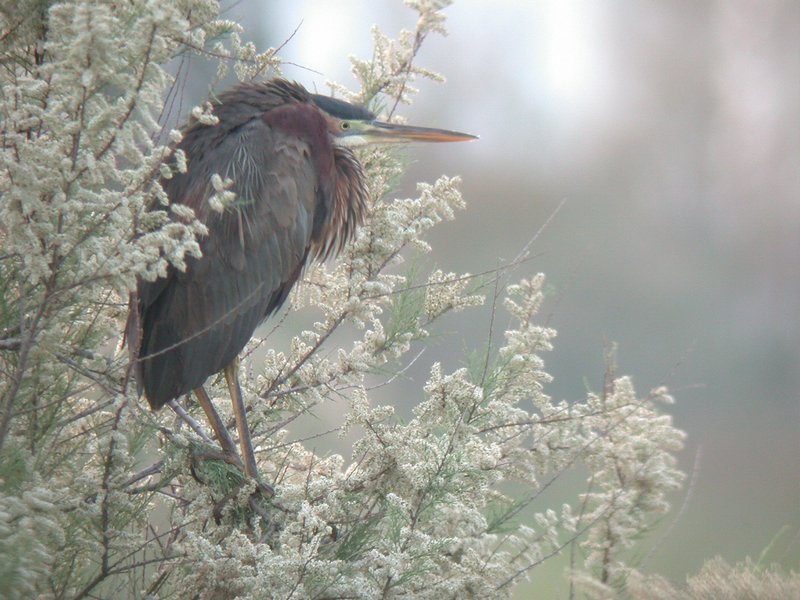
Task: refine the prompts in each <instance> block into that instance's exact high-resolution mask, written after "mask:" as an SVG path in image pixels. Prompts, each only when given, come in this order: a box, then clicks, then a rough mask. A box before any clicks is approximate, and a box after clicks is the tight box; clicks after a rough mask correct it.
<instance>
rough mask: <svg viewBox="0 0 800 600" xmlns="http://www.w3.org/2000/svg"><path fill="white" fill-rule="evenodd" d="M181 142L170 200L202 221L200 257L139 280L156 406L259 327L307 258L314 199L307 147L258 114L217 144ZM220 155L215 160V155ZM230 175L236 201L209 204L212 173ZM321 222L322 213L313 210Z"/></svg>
mask: <svg viewBox="0 0 800 600" xmlns="http://www.w3.org/2000/svg"><path fill="white" fill-rule="evenodd" d="M195 150H196V151H195V152H194V153H193V151H192V147H191V145H190V146H189V147H187V154H189V159H190V162H189V164H190V168H189V171H188V172H187V173H186V174H184V175H182V176H179V177H176V179H175V180H172V181H170V182H168V184H167V191H168V193H169V194H170V197H171V198H172V199H173V201H178V202H181V203H184V204H187V205H189V206H192V208H194V209H195V212H196V213H197V214H198V215H200V216H201V218H203V220H204V221H205V223H206V226H207V227H208V230H209V232H208V236H207V237H205V238H204V239H203V240H201V243H200V245H201V249H202V253H203V255H202V257H201V258H199V259H189V260H188V261H187V269H186V271H185V272H180V273H179V272H177V271H174V270H173V271H171V272H170V274H169V276H168V278H167V279H166V280H165V281H164V280H159V281H155V282H152V283H142V284H141V285H140V289H139V298H140V315H141V329H142V333H141V345H140V349H139V363H138V364H139V367H140V368H139V369H138V379H139V383H140V386H143V388H144V392H145V394H146V396H147V398H148V400H149V401H150V404H151V406H153V408H158V407H160V406H162V405H163V404H165V403H166V402H168V401H169V400H171V399H172V398H175V397H177V396H179V395H181V394H183V393H186V392H188V391H190V390H192V389H194V388H196V387H198V386H200V385H202V383H203V382H204V381H205V379H206V378H207V377H209V376H210V375H212V374H214V373H217V372H219V371H221V370H222V369H223V368H224V367H225V366H227V365H228V364H230V363H231V362H232V361H233V360H234V359H235V358H236V356H237V354H238V353H239V352H240V351H241V350H242V348H243V347H244V346H245V344H246V343H247V341H248V340H249V339H250V337H251V336H252V334H253V331H254V330H255V328H256V327H257V326H258V324H259V323H260V322H261V321H263V320H264V319H265V318H266V317H267V316H268V315H269V314H270V313H272V312H273V311H275V310H277V309H278V308H279V307H280V306H281V304H282V303H283V302H284V300H285V299H286V297H287V295H288V293H289V291H290V290H291V288H292V286H293V285H294V283H295V282H296V281H297V279H298V277H299V276H300V273H301V271H302V268H303V265H304V263H305V261H306V258H307V256H308V251H309V250H308V249H309V244H310V240H311V235H312V229H313V227H314V217H315V212H318V206H324V204H325V203H324V202H322V203H320V202H319V200H320V194H321V193H322V192H320V191H319V185H318V177H317V173H316V171H315V169H314V165H313V163H312V161H311V159H310V158H309V157H310V154H311V152H310V149H309V147H308V145H307V144H306V143H305V142H303V141H301V140H300V139H298V138H296V137H292V136H288V135H284V134H283V133H281V132H280V131H274V130H271V129H270V128H269V127H268V126H267V125H266V124H265V123H264V122H263V121H262V120H261V119H256V120H253V121H250V122H249V123H247V124H246V125H244V126H242V127H240V128H239V129H238V130H236V131H235V132H232V133H231V134H230V135H228V136H226V137H225V139H224V140H222V141H221V142H220V143H219V145H218V146H217V147H215V148H212V149H208V148H201V147H197V148H195ZM212 159H213V160H215V161H220V159H222V160H221V162H220V163H219V164H217V163H215V164H213V165H212V164H211V161H212ZM215 172H216V173H219V174H220V175H221V176H223V177H230V178H231V179H233V181H234V184H233V187H232V188H231V189H232V190H233V191H234V192H235V193H236V200H235V201H234V203H233V205H232V206H230V207H227V208H226V209H225V210H224V212H222V213H216V212H213V211H210V210H209V209H208V208H207V206H206V205H207V199H208V198H209V196H210V195H211V193H212V188H211V186H210V183H209V182H210V179H211V175H212V174H213V173H215ZM317 217H318V218H319V215H317Z"/></svg>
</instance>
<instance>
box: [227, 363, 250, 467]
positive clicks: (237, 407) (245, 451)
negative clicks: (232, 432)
mask: <svg viewBox="0 0 800 600" xmlns="http://www.w3.org/2000/svg"><path fill="white" fill-rule="evenodd" d="M224 373H225V381H226V382H227V383H228V390H229V391H230V394H231V401H232V402H233V414H234V416H235V417H236V429H237V430H238V432H239V445H240V446H241V448H242V458H243V459H244V472H245V473H246V474H247V475H248V477H252V478H253V479H256V480H257V479H258V467H257V466H256V455H255V452H253V442H252V441H251V439H250V427H248V425H247V412H246V411H245V407H244V398H242V388H241V387H239V361H238V360H234V361H233V362H232V363H231V364H229V365H228V366H227V367H225V370H224Z"/></svg>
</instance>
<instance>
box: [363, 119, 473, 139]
mask: <svg viewBox="0 0 800 600" xmlns="http://www.w3.org/2000/svg"><path fill="white" fill-rule="evenodd" d="M361 135H362V136H363V138H364V140H365V141H367V142H368V143H369V142H371V143H378V144H391V143H403V142H468V141H470V140H476V139H478V136H477V135H471V134H469V133H461V132H459V131H449V130H447V129H432V128H430V127H414V126H413V125H397V124H395V123H384V122H383V121H371V122H368V123H364V126H363V129H362V131H361Z"/></svg>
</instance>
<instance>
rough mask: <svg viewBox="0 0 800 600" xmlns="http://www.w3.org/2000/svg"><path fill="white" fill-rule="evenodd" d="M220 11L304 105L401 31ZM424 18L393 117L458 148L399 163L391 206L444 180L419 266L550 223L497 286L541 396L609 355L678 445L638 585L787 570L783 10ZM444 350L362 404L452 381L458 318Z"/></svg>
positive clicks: (365, 6) (799, 532) (790, 96)
mask: <svg viewBox="0 0 800 600" xmlns="http://www.w3.org/2000/svg"><path fill="white" fill-rule="evenodd" d="M226 6H227V7H228V8H227V9H226V13H225V15H226V16H227V17H228V18H231V19H234V20H236V21H238V22H240V23H243V24H244V25H245V27H247V30H246V31H245V34H244V36H243V37H244V38H245V39H247V40H252V41H254V42H256V44H257V45H258V47H259V49H262V50H263V49H266V48H268V47H270V46H279V45H281V44H283V43H284V41H286V40H287V39H288V38H290V37H291V36H292V32H294V31H295V29H296V30H297V31H296V33H295V34H294V36H293V37H291V39H289V41H288V42H286V44H285V46H284V47H283V49H282V51H281V56H282V57H283V58H284V59H285V60H287V61H290V62H291V63H294V64H295V65H298V66H297V67H293V66H291V65H287V66H286V68H285V75H286V76H287V77H289V78H292V79H296V80H297V81H299V82H301V83H303V84H304V85H306V86H307V87H309V88H311V89H315V88H316V89H317V90H319V91H322V92H326V91H327V89H328V88H327V87H326V85H325V82H326V81H327V80H336V81H338V82H341V83H344V84H345V85H349V86H350V87H355V85H356V84H355V81H354V80H353V78H352V77H351V76H350V74H349V62H348V56H350V55H357V56H359V57H369V56H370V55H371V47H372V43H371V34H370V27H371V26H372V24H373V23H376V24H378V25H379V26H380V27H381V29H382V30H383V31H384V32H386V33H387V34H388V35H390V36H391V37H395V36H396V35H397V33H398V32H399V30H400V29H401V28H407V29H413V28H414V25H415V13H414V12H413V11H411V10H410V9H408V8H407V7H405V6H403V5H402V3H401V2H400V1H399V0H375V1H373V2H370V3H364V2H356V1H354V0H339V1H337V2H335V3H334V2H314V1H311V0H305V1H302V0H292V1H291V2H290V1H288V0H284V1H268V0H262V1H256V0H249V1H241V2H235V3H232V4H229V5H226ZM446 14H447V16H448V28H449V31H450V35H449V36H448V37H447V38H442V37H438V36H432V37H430V38H429V39H428V40H427V41H426V43H425V44H424V46H423V48H422V50H421V52H420V54H419V57H418V60H417V64H419V65H422V66H426V67H430V68H432V69H434V70H436V71H439V72H440V73H442V74H444V75H445V76H446V78H447V80H448V81H447V83H446V84H445V85H437V84H432V83H428V82H419V87H420V89H421V93H420V94H419V96H418V98H417V100H416V102H415V104H414V105H413V106H412V107H402V108H401V112H402V113H403V114H404V116H406V117H407V118H408V119H409V121H411V122H413V123H414V124H419V125H428V126H433V127H446V128H451V129H458V130H462V131H469V132H471V133H475V134H479V135H480V136H481V139H480V141H479V142H476V143H471V144H456V145H452V146H450V145H448V146H431V147H422V146H420V147H414V148H411V149H409V151H408V154H409V156H410V157H411V158H412V160H413V162H412V163H411V166H410V168H409V173H408V174H407V176H406V177H405V180H404V183H403V187H402V188H401V189H400V190H399V191H398V194H399V195H401V196H405V195H410V194H413V191H414V183H415V182H416V181H433V180H435V179H436V178H437V177H438V176H439V175H440V174H442V173H446V174H450V175H454V174H460V175H461V176H462V178H463V187H462V189H463V193H464V196H465V198H466V201H467V203H468V207H467V210H466V211H465V212H463V213H462V214H460V215H459V216H458V218H457V220H456V221H455V222H452V223H446V224H444V225H442V226H440V227H438V228H437V229H436V230H435V232H434V234H433V236H432V237H431V242H432V244H433V247H434V251H433V258H432V260H433V261H434V262H435V263H436V265H437V266H439V267H440V268H442V269H444V270H453V271H464V270H469V271H471V272H479V271H483V270H486V269H492V268H494V267H496V266H498V265H499V264H500V263H501V262H502V261H507V260H509V259H511V258H513V257H514V256H515V255H516V254H517V253H518V251H519V250H520V249H521V248H522V247H523V246H524V245H525V244H526V243H527V241H528V240H529V239H531V237H532V236H534V234H535V233H536V232H537V231H538V230H539V229H540V228H542V226H543V225H544V224H545V223H546V222H547V221H548V219H551V217H552V220H551V221H550V222H549V223H548V224H547V226H546V227H545V228H544V229H543V231H542V233H541V235H540V236H539V237H538V238H537V239H536V241H535V243H534V245H533V247H532V249H533V253H534V254H535V258H534V260H532V261H530V262H529V263H527V264H525V265H524V266H523V267H521V268H520V269H519V270H518V271H517V273H516V276H523V275H530V274H532V273H534V272H537V271H543V272H545V273H546V274H547V277H548V282H549V284H550V288H549V289H550V295H549V299H548V302H547V303H546V305H545V309H544V313H543V315H542V320H543V321H545V320H547V321H548V323H549V325H551V326H553V327H555V328H556V329H557V330H558V338H557V339H556V345H555V350H554V352H552V353H549V354H548V355H546V356H545V357H544V358H545V361H546V365H547V370H548V371H549V372H550V373H551V374H552V375H553V376H554V377H555V381H554V382H553V384H552V385H550V387H549V389H548V393H549V394H550V395H551V396H553V397H554V398H556V399H568V400H579V399H581V398H583V397H584V396H585V394H586V391H587V389H591V390H601V389H602V380H603V371H604V368H605V363H604V359H603V350H604V346H606V345H607V344H609V343H610V342H616V343H617V344H618V346H619V350H618V363H619V372H620V373H622V374H630V375H632V376H633V377H634V381H635V383H636V385H637V389H638V391H639V392H640V393H642V394H644V393H646V392H647V391H648V390H649V389H650V388H652V387H655V386H657V385H661V384H666V385H668V386H669V387H670V389H671V390H672V392H673V394H674V396H675V397H676V399H677V404H675V405H674V406H672V407H668V408H667V410H668V411H669V412H670V413H671V414H672V415H673V416H674V419H675V422H676V424H677V425H678V426H679V427H680V428H681V429H683V430H684V431H686V432H687V434H688V439H687V444H686V449H685V451H684V452H683V453H682V454H681V457H680V459H681V464H682V467H683V469H684V470H685V471H686V472H687V473H689V477H688V478H687V482H686V486H685V489H684V491H683V492H682V493H681V494H680V495H676V497H675V498H674V505H675V510H674V511H673V514H672V515H671V516H670V517H668V518H667V519H665V524H664V526H663V527H662V533H661V534H659V535H658V536H656V537H657V538H658V541H657V542H656V543H657V547H656V548H655V550H654V551H653V552H652V553H651V554H650V555H649V556H648V557H647V561H646V563H645V564H644V565H643V568H644V569H645V570H649V571H655V572H659V573H661V574H663V575H665V576H667V577H669V578H670V579H672V580H674V581H681V580H683V579H684V578H685V576H686V575H687V574H690V573H694V572H696V571H697V569H698V568H699V567H700V565H701V564H702V562H703V560H704V559H708V558H711V557H713V556H715V555H721V556H723V557H724V558H725V559H726V560H728V561H729V562H735V561H739V560H743V559H744V558H745V557H746V556H751V557H753V558H754V559H758V558H759V556H761V555H762V553H763V554H764V562H778V563H781V564H782V565H783V566H784V567H787V568H794V569H797V568H798V567H799V566H800V2H796V1H795V0H786V1H778V0H762V1H759V2H753V1H751V0H725V1H724V2H723V1H705V2H695V1H692V0H687V1H679V2H668V1H666V0H661V1H656V0H653V1H645V2H642V1H640V0H616V1H614V0H609V1H607V2H589V1H580V0H538V1H536V2H522V1H517V2H514V1H497V2H491V3H489V2H479V1H478V0H461V1H458V2H456V3H455V4H454V5H453V6H451V7H450V8H448V9H447V10H446ZM196 78H199V80H200V81H199V86H200V87H198V92H197V93H198V95H199V97H198V100H199V99H201V98H202V96H203V95H204V94H205V92H207V87H205V88H203V84H204V80H203V78H202V77H200V76H199V75H198V74H194V75H192V76H190V78H189V81H192V80H194V79H196ZM207 81H208V79H205V82H207ZM562 202H563V206H562V207H561V208H560V210H557V211H556V209H557V207H559V205H561V204H562ZM554 213H555V214H554ZM444 329H445V331H444V332H443V333H444V334H445V341H443V342H439V343H438V344H437V345H436V347H434V348H431V349H430V350H426V354H425V355H423V358H422V359H420V361H418V362H419V365H415V366H414V368H412V369H411V370H410V371H409V373H408V375H409V379H410V380H409V381H408V382H406V384H405V385H409V386H411V387H410V388H408V389H411V390H414V391H412V392H410V393H409V392H407V391H403V390H402V388H401V390H400V391H397V390H395V391H391V390H387V391H386V397H385V398H381V399H380V400H381V401H382V402H393V403H396V404H398V405H401V406H402V404H403V403H406V406H407V405H408V404H409V403H413V402H414V401H415V398H418V397H419V393H420V391H419V390H420V386H421V385H422V384H423V382H424V380H425V378H426V375H427V372H428V368H429V366H430V364H431V363H432V362H434V361H435V360H441V361H443V362H444V363H445V366H446V367H447V368H448V369H453V368H456V367H458V366H461V361H463V356H464V350H465V349H466V350H467V351H468V352H469V351H470V350H471V349H480V348H482V347H483V344H485V340H486V323H485V322H481V321H480V320H479V319H476V318H475V317H474V316H472V317H470V318H468V319H465V320H463V321H458V320H457V319H453V320H450V321H447V322H446V323H445V328H444ZM336 410H338V411H339V412H340V411H341V407H338V408H337V409H336ZM400 410H401V411H402V410H403V409H402V408H401V409H400ZM406 410H407V409H406ZM335 441H336V440H333V443H335ZM681 507H682V508H681ZM676 514H677V519H676V520H675V522H674V524H671V523H670V521H671V520H672V519H673V517H674V516H675V515H676ZM648 547H649V545H648V546H645V548H648ZM563 567H564V565H563V564H561V565H560V566H558V567H556V569H558V571H557V573H558V575H559V576H560V574H561V569H563ZM532 577H533V580H534V582H533V587H531V588H530V589H531V590H539V591H541V590H542V587H541V585H537V584H536V583H537V581H539V582H541V579H539V574H538V571H537V572H535V573H533V574H532ZM524 594H525V591H524V590H521V591H520V592H519V597H524ZM552 597H565V595H564V594H563V593H554V594H553V596H552Z"/></svg>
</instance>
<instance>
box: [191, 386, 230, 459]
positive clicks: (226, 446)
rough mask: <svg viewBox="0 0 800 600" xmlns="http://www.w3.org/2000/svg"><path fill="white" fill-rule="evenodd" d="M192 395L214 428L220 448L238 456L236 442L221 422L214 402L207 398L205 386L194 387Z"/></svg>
mask: <svg viewBox="0 0 800 600" xmlns="http://www.w3.org/2000/svg"><path fill="white" fill-rule="evenodd" d="M194 395H195V396H197V401H198V402H199V403H200V406H202V407H203V410H204V411H205V413H206V416H207V417H208V422H209V423H211V429H213V430H214V435H215V436H216V438H217V440H219V444H220V446H222V449H223V450H224V451H225V452H227V453H228V454H230V455H231V456H236V457H238V456H239V453H238V452H237V451H236V444H234V443H233V439H232V438H231V434H230V433H228V428H227V427H225V423H223V422H222V417H220V416H219V413H218V412H217V409H216V408H214V404H213V403H212V402H211V398H209V396H208V394H207V393H206V390H205V388H203V386H200V387H198V388H195V389H194Z"/></svg>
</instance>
